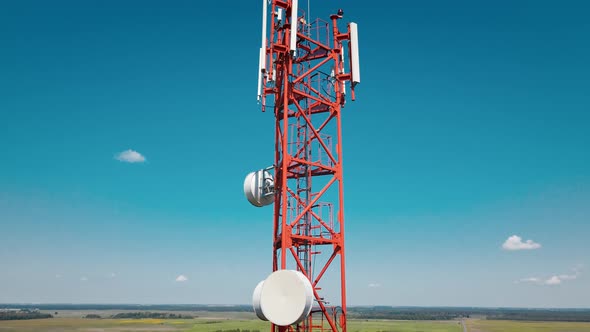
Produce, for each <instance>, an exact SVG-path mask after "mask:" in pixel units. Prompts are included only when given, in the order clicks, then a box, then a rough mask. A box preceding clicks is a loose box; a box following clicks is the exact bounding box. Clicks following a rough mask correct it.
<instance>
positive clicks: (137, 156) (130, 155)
mask: <svg viewBox="0 0 590 332" xmlns="http://www.w3.org/2000/svg"><path fill="white" fill-rule="evenodd" d="M115 159H117V160H118V161H122V162H125V163H143V162H145V157H144V156H143V155H142V154H141V153H139V152H137V151H135V150H131V149H129V150H125V151H123V152H120V153H118V154H117V155H116V156H115Z"/></svg>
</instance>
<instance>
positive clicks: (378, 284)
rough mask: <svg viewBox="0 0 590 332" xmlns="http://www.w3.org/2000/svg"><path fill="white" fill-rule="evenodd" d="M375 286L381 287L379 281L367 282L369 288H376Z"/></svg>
mask: <svg viewBox="0 0 590 332" xmlns="http://www.w3.org/2000/svg"><path fill="white" fill-rule="evenodd" d="M377 287H381V284H380V283H376V282H372V283H370V284H369V288H377Z"/></svg>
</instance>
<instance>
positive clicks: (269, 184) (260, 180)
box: [244, 169, 275, 207]
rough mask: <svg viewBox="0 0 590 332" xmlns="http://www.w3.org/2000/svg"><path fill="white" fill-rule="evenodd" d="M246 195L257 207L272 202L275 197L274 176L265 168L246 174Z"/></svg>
mask: <svg viewBox="0 0 590 332" xmlns="http://www.w3.org/2000/svg"><path fill="white" fill-rule="evenodd" d="M244 195H246V198H247V199H248V202H250V204H252V205H254V206H256V207H262V206H265V205H269V204H272V202H274V199H275V195H274V178H273V176H272V175H271V174H270V173H269V172H268V171H266V170H264V169H261V170H259V171H257V172H252V173H250V174H248V175H246V179H245V180H244Z"/></svg>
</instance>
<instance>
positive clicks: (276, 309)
mask: <svg viewBox="0 0 590 332" xmlns="http://www.w3.org/2000/svg"><path fill="white" fill-rule="evenodd" d="M308 12H309V10H308ZM342 17H343V11H342V10H338V11H337V13H336V14H333V15H331V16H330V21H323V20H321V19H316V20H313V21H312V20H311V19H310V18H309V17H308V13H305V12H304V11H302V10H299V9H298V1H297V0H263V1H262V45H261V48H260V60H259V72H258V93H257V97H258V101H259V103H260V104H261V106H262V111H263V112H264V111H267V110H270V111H273V112H274V115H275V119H276V123H275V160H274V165H273V166H271V167H268V168H266V169H262V170H259V171H257V172H252V173H250V174H248V176H247V177H246V180H245V182H244V192H245V194H246V197H247V198H248V200H249V201H250V202H251V203H252V204H253V205H255V206H258V207H261V206H264V205H270V204H272V203H273V202H274V218H273V243H272V246H273V249H272V253H273V255H272V257H273V259H272V271H273V273H272V274H271V275H270V276H269V277H268V278H267V279H266V280H264V281H261V282H260V283H259V284H258V286H257V287H256V288H255V291H254V295H253V302H254V303H253V304H254V309H255V311H256V314H257V315H258V317H259V318H261V319H264V320H270V321H271V323H272V331H273V332H274V331H287V330H297V331H314V330H321V331H325V330H326V331H330V330H331V331H333V332H337V331H343V332H346V275H345V244H344V213H343V209H344V189H343V183H342V179H343V176H342V143H341V140H342V125H341V110H342V108H343V107H344V105H345V102H346V97H347V96H348V95H349V94H350V96H351V99H352V100H354V99H355V96H354V88H355V86H356V85H357V84H358V83H359V82H360V70H359V49H358V33H357V25H356V23H349V24H348V25H347V26H346V30H344V31H341V30H340V29H339V24H340V25H342V23H341V19H342ZM347 82H349V84H348V85H347ZM261 130H263V129H261ZM273 171H274V175H273V174H271V172H273ZM328 275H329V278H328V277H327V276H328ZM328 279H329V283H330V284H329V285H326V283H327V282H328V281H326V280H328ZM326 286H329V287H328V288H330V287H332V290H334V291H333V292H332V293H334V292H337V293H339V294H340V296H339V298H329V299H328V298H325V297H324V296H323V293H322V292H323V289H322V288H323V287H326Z"/></svg>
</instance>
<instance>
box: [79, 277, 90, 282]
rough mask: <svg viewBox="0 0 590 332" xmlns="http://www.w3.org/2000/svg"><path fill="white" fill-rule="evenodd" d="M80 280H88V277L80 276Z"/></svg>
mask: <svg viewBox="0 0 590 332" xmlns="http://www.w3.org/2000/svg"><path fill="white" fill-rule="evenodd" d="M80 281H88V278H86V277H82V278H80Z"/></svg>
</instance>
